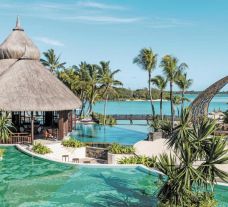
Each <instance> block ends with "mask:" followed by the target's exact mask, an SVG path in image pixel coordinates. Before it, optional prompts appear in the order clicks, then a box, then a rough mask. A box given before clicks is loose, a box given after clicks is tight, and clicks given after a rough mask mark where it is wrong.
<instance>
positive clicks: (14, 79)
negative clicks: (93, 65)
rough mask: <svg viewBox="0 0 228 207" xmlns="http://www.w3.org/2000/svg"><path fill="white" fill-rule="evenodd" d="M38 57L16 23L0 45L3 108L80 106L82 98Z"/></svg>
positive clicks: (33, 46)
mask: <svg viewBox="0 0 228 207" xmlns="http://www.w3.org/2000/svg"><path fill="white" fill-rule="evenodd" d="M23 49H24V50H23ZM39 58H40V56H39V50H38V48H37V47H36V46H35V45H34V44H33V42H32V41H31V40H30V39H29V38H28V37H27V35H26V34H25V32H24V30H23V29H22V28H21V27H20V25H19V24H18V23H17V25H16V27H15V29H13V32H12V33H11V34H10V36H9V37H8V38H7V39H6V40H5V41H4V42H3V43H2V44H1V45H0V109H3V110H5V111H61V110H71V109H75V108H79V107H80V106H81V101H80V100H79V98H77V97H76V96H75V95H74V94H73V93H72V92H71V91H70V90H69V89H68V88H67V87H66V86H65V85H64V84H63V83H62V82H61V81H60V80H58V79H57V78H56V77H55V76H54V75H53V74H52V73H51V72H50V71H48V70H47V69H46V68H44V66H43V65H42V64H41V62H40V60H39Z"/></svg>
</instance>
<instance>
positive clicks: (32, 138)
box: [31, 111, 34, 145]
mask: <svg viewBox="0 0 228 207" xmlns="http://www.w3.org/2000/svg"><path fill="white" fill-rule="evenodd" d="M31 141H32V145H33V144H34V117H33V111H31Z"/></svg>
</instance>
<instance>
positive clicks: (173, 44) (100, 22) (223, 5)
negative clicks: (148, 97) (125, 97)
mask: <svg viewBox="0 0 228 207" xmlns="http://www.w3.org/2000/svg"><path fill="white" fill-rule="evenodd" d="M227 11H228V1H227V0H103V1H101V0H94V1H93V0H91V1H90V0H89V1H82V0H65V1H63V0H43V1H42V0H33V1H32V0H31V1H29V0H18V1H12V0H0V41H1V42H2V41H3V40H4V39H5V38H6V36H7V35H8V34H9V33H10V32H11V29H12V28H13V27H14V25H15V19H16V16H17V15H19V16H20V18H21V24H22V26H23V28H24V29H25V31H26V32H27V34H28V35H29V36H30V37H31V38H32V39H33V41H34V42H35V43H36V44H37V46H38V47H39V48H40V50H41V51H45V50H47V49H49V48H54V49H55V50H56V52H57V53H59V54H61V57H62V60H63V61H66V62H67V63H68V65H73V64H79V63H80V62H81V61H87V62H88V63H98V62H99V61H100V60H110V61H111V67H112V68H113V69H121V73H120V74H119V75H118V78H119V79H120V80H121V81H122V82H123V83H124V86H125V87H130V88H133V89H135V88H140V87H144V86H146V84H147V82H146V78H147V74H146V73H145V72H144V71H142V70H141V69H140V68H138V67H137V65H134V64H133V63H132V60H133V58H134V57H135V56H136V55H137V54H138V52H139V50H140V49H141V48H143V47H151V48H152V49H153V50H154V51H155V52H156V53H158V55H159V61H160V59H161V57H162V56H164V55H165V54H171V55H174V56H176V57H178V59H179V60H180V62H186V63H187V64H188V65H189V69H188V74H189V77H191V78H193V79H194V84H193V86H192V88H191V89H195V90H202V89H205V88H206V87H207V86H209V85H210V84H211V83H213V82H214V81H216V80H218V79H220V78H222V77H223V76H225V75H228V65H227V60H228V24H227V22H228V12H227ZM161 73H162V70H161V68H159V64H158V67H157V68H156V70H155V71H154V75H157V74H161ZM224 89H226V90H227V89H228V87H226V88H224Z"/></svg>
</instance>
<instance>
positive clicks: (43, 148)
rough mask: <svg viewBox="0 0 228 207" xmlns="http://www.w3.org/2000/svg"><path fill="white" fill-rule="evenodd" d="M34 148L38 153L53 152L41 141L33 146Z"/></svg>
mask: <svg viewBox="0 0 228 207" xmlns="http://www.w3.org/2000/svg"><path fill="white" fill-rule="evenodd" d="M32 150H33V151H34V152H35V153H37V154H42V155H44V154H48V153H51V152H52V151H51V149H50V148H48V147H46V146H44V145H42V144H41V143H37V144H35V145H34V146H33V148H32Z"/></svg>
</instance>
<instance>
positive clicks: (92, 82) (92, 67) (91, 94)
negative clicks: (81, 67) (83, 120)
mask: <svg viewBox="0 0 228 207" xmlns="http://www.w3.org/2000/svg"><path fill="white" fill-rule="evenodd" d="M87 78H88V81H87V86H88V89H87V96H88V102H89V107H88V111H87V114H89V115H90V114H91V113H92V112H93V105H94V103H95V101H96V100H97V98H98V95H99V94H98V92H99V83H100V77H99V66H98V65H96V64H89V65H88V67H87Z"/></svg>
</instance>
